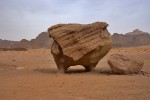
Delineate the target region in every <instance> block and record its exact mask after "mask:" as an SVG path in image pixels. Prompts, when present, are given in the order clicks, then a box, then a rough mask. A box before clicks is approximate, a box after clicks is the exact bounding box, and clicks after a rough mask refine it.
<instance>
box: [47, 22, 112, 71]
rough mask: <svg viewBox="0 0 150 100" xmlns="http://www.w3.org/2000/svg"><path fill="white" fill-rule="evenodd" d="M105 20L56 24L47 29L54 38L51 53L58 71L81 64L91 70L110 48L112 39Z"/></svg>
mask: <svg viewBox="0 0 150 100" xmlns="http://www.w3.org/2000/svg"><path fill="white" fill-rule="evenodd" d="M107 26H108V24H107V23H105V22H95V23H92V24H58V25H54V26H52V27H50V28H49V29H48V32H49V36H50V37H52V38H53V39H54V42H53V44H52V47H51V53H52V55H53V56H54V59H55V62H56V64H57V67H58V69H59V70H60V71H62V72H66V71H67V69H68V68H69V67H70V66H74V65H83V66H84V67H85V69H86V71H91V70H92V69H93V68H94V67H95V66H96V65H97V63H98V62H99V60H100V59H102V58H103V57H104V56H105V55H106V54H107V53H108V52H109V50H110V49H111V46H112V40H111V36H110V33H109V32H108V30H107Z"/></svg>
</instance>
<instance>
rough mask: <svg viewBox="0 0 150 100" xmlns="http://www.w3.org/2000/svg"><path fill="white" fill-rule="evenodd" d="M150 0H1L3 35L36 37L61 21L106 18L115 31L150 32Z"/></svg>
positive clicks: (0, 15) (102, 19)
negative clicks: (138, 30)
mask: <svg viewBox="0 0 150 100" xmlns="http://www.w3.org/2000/svg"><path fill="white" fill-rule="evenodd" d="M149 9H150V0H0V38H1V39H9V40H20V39H22V38H25V39H32V38H35V37H36V36H37V35H38V34H39V33H40V32H42V31H46V30H47V28H48V27H50V26H51V25H54V24H58V23H83V24H86V23H92V22H95V21H105V22H107V23H108V24H109V27H108V30H109V32H110V33H111V34H113V33H115V32H117V33H127V32H129V31H132V30H134V29H136V28H139V29H140V30H142V31H145V32H150V27H149V26H150V10H149Z"/></svg>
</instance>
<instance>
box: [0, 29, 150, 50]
mask: <svg viewBox="0 0 150 100" xmlns="http://www.w3.org/2000/svg"><path fill="white" fill-rule="evenodd" d="M112 40H113V47H129V46H142V45H150V34H149V33H147V32H142V31H140V30H139V29H136V30H134V31H133V32H129V33H126V34H118V33H114V34H113V35H112ZM52 41H53V40H52V39H51V38H49V36H48V33H47V32H42V33H40V34H39V35H38V36H37V37H36V38H35V39H32V40H30V41H29V40H26V39H22V40H21V41H9V40H1V39H0V48H29V49H37V48H50V47H51V44H52Z"/></svg>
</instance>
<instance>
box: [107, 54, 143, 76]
mask: <svg viewBox="0 0 150 100" xmlns="http://www.w3.org/2000/svg"><path fill="white" fill-rule="evenodd" d="M108 64H109V65H110V67H111V70H112V72H113V73H116V74H136V73H138V72H139V71H141V69H142V68H143V65H144V61H141V60H137V59H133V58H129V57H127V56H124V55H121V54H113V55H111V56H110V57H109V59H108Z"/></svg>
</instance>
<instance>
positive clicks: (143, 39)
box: [112, 29, 150, 47]
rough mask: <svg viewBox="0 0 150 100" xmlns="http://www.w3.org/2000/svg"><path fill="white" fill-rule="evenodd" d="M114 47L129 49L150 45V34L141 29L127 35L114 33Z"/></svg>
mask: <svg viewBox="0 0 150 100" xmlns="http://www.w3.org/2000/svg"><path fill="white" fill-rule="evenodd" d="M112 40H113V47H129V46H142V45H150V34H149V33H147V32H142V31H140V30H139V29H136V30H134V31H133V32H129V33H126V34H118V33H114V34H113V35H112Z"/></svg>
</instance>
